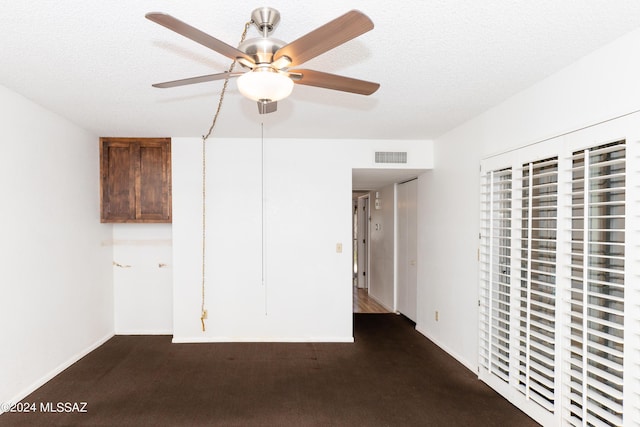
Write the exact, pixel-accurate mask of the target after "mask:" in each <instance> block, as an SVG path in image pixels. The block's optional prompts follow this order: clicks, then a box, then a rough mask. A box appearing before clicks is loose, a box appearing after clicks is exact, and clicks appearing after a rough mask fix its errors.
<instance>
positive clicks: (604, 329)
mask: <svg viewBox="0 0 640 427" xmlns="http://www.w3.org/2000/svg"><path fill="white" fill-rule="evenodd" d="M625 158H626V146H625V142H624V141H618V142H615V143H612V144H607V145H602V146H598V147H595V148H591V149H585V150H582V151H577V152H574V153H573V157H572V159H571V173H572V180H571V212H572V213H571V245H570V248H571V252H570V259H571V264H570V271H571V277H570V279H571V285H570V313H569V319H570V320H569V327H568V328H569V330H568V338H569V339H568V340H566V343H567V351H566V354H567V358H568V365H567V371H566V378H565V381H564V383H565V384H566V385H567V393H565V397H564V411H563V417H564V419H565V422H566V423H567V424H569V425H574V426H581V425H593V426H620V425H622V423H623V356H624V338H625V337H624V308H625V307H624V306H625V218H626V212H625V196H626V164H625Z"/></svg>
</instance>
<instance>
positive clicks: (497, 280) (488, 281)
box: [479, 168, 512, 384]
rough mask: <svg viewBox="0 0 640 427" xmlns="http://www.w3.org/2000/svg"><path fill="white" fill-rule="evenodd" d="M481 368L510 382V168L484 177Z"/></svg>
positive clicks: (482, 207) (495, 376) (481, 268)
mask: <svg viewBox="0 0 640 427" xmlns="http://www.w3.org/2000/svg"><path fill="white" fill-rule="evenodd" d="M481 191H482V202H481V203H482V206H481V211H482V212H481V217H482V218H481V221H482V225H481V227H482V230H481V248H480V257H481V267H480V301H479V304H480V340H479V345H480V347H479V348H480V350H479V351H480V358H479V359H480V360H479V361H480V366H481V367H482V368H483V369H484V370H485V372H486V374H487V375H490V376H493V377H494V378H497V379H498V380H499V381H502V382H505V383H507V384H508V383H509V373H510V360H509V359H510V348H509V347H510V322H511V319H510V311H511V301H510V299H511V204H512V194H511V192H512V174H511V169H510V168H509V169H503V170H498V171H490V172H488V173H486V174H484V175H483V176H482V190H481Z"/></svg>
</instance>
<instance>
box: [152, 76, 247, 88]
mask: <svg viewBox="0 0 640 427" xmlns="http://www.w3.org/2000/svg"><path fill="white" fill-rule="evenodd" d="M243 74H244V73H228V72H227V73H218V74H207V75H206V76H199V77H190V78H188V79H181V80H172V81H170V82H163V83H155V84H153V85H151V86H153V87H159V88H162V89H166V88H168V87H176V86H185V85H192V84H195V83H204V82H211V81H214V80H224V79H230V78H231V77H238V76H241V75H243Z"/></svg>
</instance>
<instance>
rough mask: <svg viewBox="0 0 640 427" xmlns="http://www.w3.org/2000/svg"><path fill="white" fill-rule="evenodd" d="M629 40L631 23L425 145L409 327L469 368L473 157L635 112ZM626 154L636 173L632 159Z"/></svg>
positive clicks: (634, 64) (473, 293)
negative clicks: (414, 307)
mask: <svg viewBox="0 0 640 427" xmlns="http://www.w3.org/2000/svg"><path fill="white" fill-rule="evenodd" d="M639 45H640V30H638V31H635V32H633V33H630V34H628V35H627V36H625V37H623V38H621V39H619V40H617V41H616V42H614V43H612V44H610V45H609V46H606V47H604V48H603V49H600V50H599V51H596V52H594V53H593V54H590V55H588V56H586V57H584V58H583V59H581V60H580V61H578V62H576V63H574V64H573V65H571V66H569V67H567V68H566V69H564V70H562V71H560V72H559V73H557V74H555V75H552V76H550V77H549V78H547V79H546V80H544V81H542V82H540V83H538V84H536V85H535V86H533V87H531V88H529V89H527V90H525V91H523V92H521V93H519V94H517V95H516V96H514V97H513V98H511V99H509V100H507V101H506V102H504V103H503V104H501V105H499V106H497V107H495V108H493V109H491V110H489V111H487V112H486V113H484V114H482V115H480V116H478V117H476V118H475V119H473V120H471V121H469V122H468V123H466V124H464V125H462V126H460V127H459V128H457V129H454V130H453V131H451V132H449V133H448V134H446V135H444V136H442V137H441V138H438V140H437V141H436V142H435V159H436V164H435V168H434V170H433V171H430V172H427V173H425V174H423V175H422V176H421V177H420V178H419V184H418V193H419V194H418V210H419V212H420V214H419V215H420V219H419V224H418V234H419V241H418V253H419V258H420V259H419V262H418V283H419V289H418V322H417V329H418V330H419V331H421V332H422V333H423V334H425V335H426V336H428V337H430V338H431V339H432V340H433V341H435V342H436V343H438V344H439V345H440V346H442V347H443V348H444V349H445V350H447V351H448V352H449V353H451V354H452V355H453V356H455V357H456V358H458V359H459V360H460V361H461V362H462V363H464V364H465V365H466V366H468V367H469V368H470V369H472V370H474V371H475V370H476V368H477V342H478V341H477V330H478V312H477V309H478V307H477V300H478V294H477V290H478V274H477V268H478V265H477V249H478V232H479V221H478V218H479V170H478V168H479V164H480V159H482V158H484V157H487V156H489V155H491V154H495V153H498V152H502V151H505V150H509V149H513V148H517V147H521V146H523V145H526V144H531V143H535V142H537V141H540V140H542V139H545V138H549V137H552V136H555V135H559V134H563V133H566V132H571V131H574V130H577V129H579V128H582V127H584V126H587V125H592V124H595V123H598V122H601V121H605V120H609V119H611V118H614V117H617V116H620V115H623V114H627V113H630V112H632V111H636V110H638V109H640V85H639V84H638V79H637V76H638V75H640V50H639V49H638V48H637V47H638V46H639ZM629 161H630V162H631V164H630V169H633V170H637V169H638V164H637V163H638V159H629ZM435 310H438V311H439V314H440V320H439V321H438V322H436V321H435V318H434V312H435Z"/></svg>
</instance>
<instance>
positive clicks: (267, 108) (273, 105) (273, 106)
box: [258, 101, 278, 114]
mask: <svg viewBox="0 0 640 427" xmlns="http://www.w3.org/2000/svg"><path fill="white" fill-rule="evenodd" d="M277 109H278V101H258V113H260V114H269V113H273V112H275V111H276V110H277Z"/></svg>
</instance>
